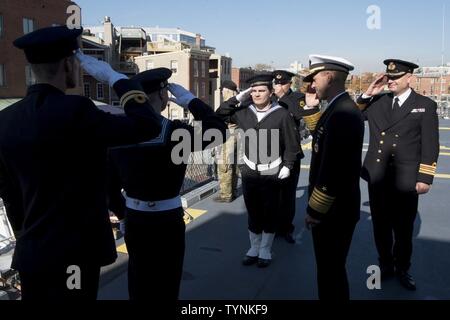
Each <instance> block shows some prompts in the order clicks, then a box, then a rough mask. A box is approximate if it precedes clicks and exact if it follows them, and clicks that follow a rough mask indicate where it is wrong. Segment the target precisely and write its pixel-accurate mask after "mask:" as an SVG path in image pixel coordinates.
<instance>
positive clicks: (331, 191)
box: [305, 55, 364, 300]
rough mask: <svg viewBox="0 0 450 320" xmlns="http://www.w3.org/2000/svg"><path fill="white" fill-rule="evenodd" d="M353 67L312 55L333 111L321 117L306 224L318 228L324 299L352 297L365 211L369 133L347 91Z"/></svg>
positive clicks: (313, 70)
mask: <svg viewBox="0 0 450 320" xmlns="http://www.w3.org/2000/svg"><path fill="white" fill-rule="evenodd" d="M353 69H354V67H353V65H352V64H351V63H350V62H348V61H347V60H345V59H343V58H338V57H329V56H319V55H311V56H310V74H309V75H308V76H307V77H306V78H305V81H306V82H312V84H311V88H312V89H313V90H315V91H316V94H317V97H318V99H320V100H326V101H327V102H328V108H327V110H326V111H325V112H324V113H323V114H322V116H321V117H320V113H317V114H318V117H320V119H318V121H317V119H316V120H315V121H317V123H316V126H315V129H316V130H315V131H314V134H313V141H312V146H313V152H312V157H311V171H310V175H309V203H308V207H307V215H306V220H305V222H306V225H307V227H308V228H309V227H312V235H313V242H314V252H315V256H316V263H317V281H318V288H319V298H320V299H323V300H331V299H349V287H348V280H347V273H346V269H345V263H346V259H347V254H348V250H349V248H350V243H351V240H352V236H353V231H354V229H355V226H356V223H357V221H358V220H359V214H360V201H361V200H360V198H361V195H360V189H359V177H360V171H361V153H362V144H363V136H364V122H363V117H362V114H361V111H360V110H359V109H358V107H357V106H356V104H355V103H354V102H353V101H352V99H351V98H350V96H349V95H348V93H347V92H345V80H346V78H347V76H348V73H349V71H351V70H353ZM309 117H313V115H309Z"/></svg>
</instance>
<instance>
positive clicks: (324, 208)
mask: <svg viewBox="0 0 450 320" xmlns="http://www.w3.org/2000/svg"><path fill="white" fill-rule="evenodd" d="M309 206H310V207H311V208H313V209H314V210H315V211H317V212H320V213H322V214H325V213H327V212H328V210H329V209H330V208H329V207H328V206H324V205H322V204H320V203H318V202H316V201H315V200H314V199H312V198H311V199H309Z"/></svg>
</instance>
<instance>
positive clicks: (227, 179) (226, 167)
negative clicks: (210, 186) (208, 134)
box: [217, 124, 238, 201]
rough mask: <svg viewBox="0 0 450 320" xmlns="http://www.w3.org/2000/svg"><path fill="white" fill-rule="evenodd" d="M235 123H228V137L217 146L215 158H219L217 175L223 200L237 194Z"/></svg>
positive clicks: (230, 198) (231, 198)
mask: <svg viewBox="0 0 450 320" xmlns="http://www.w3.org/2000/svg"><path fill="white" fill-rule="evenodd" d="M236 128H237V127H236V125H234V124H229V125H228V129H229V131H230V137H229V138H228V139H227V141H226V142H225V144H223V145H222V146H220V147H218V152H217V158H218V159H221V161H220V162H219V164H218V166H217V174H218V176H219V184H220V195H219V197H220V198H221V199H223V200H227V201H231V200H233V199H234V198H236V196H237V182H238V167H237V159H236V158H237V157H236V156H237V137H236V132H235V130H236Z"/></svg>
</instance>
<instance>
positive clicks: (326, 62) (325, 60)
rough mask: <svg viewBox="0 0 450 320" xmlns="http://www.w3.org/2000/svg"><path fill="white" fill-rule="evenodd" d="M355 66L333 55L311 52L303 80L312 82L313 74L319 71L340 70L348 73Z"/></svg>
mask: <svg viewBox="0 0 450 320" xmlns="http://www.w3.org/2000/svg"><path fill="white" fill-rule="evenodd" d="M354 69H355V66H354V65H353V63H351V62H350V61H348V60H346V59H344V58H340V57H333V56H324V55H319V54H311V55H310V56H309V74H308V75H307V76H306V77H305V78H304V79H303V81H305V82H312V80H313V78H314V76H315V75H316V74H318V73H319V72H321V71H341V72H345V73H349V72H350V71H352V70H354Z"/></svg>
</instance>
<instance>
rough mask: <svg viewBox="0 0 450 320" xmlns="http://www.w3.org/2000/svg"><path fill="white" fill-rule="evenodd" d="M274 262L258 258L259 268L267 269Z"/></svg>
mask: <svg viewBox="0 0 450 320" xmlns="http://www.w3.org/2000/svg"><path fill="white" fill-rule="evenodd" d="M271 262H272V260H270V259H261V258H258V268H267V267H268V266H269V265H270V263H271Z"/></svg>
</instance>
